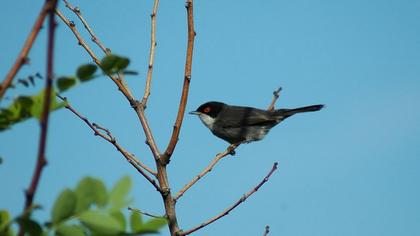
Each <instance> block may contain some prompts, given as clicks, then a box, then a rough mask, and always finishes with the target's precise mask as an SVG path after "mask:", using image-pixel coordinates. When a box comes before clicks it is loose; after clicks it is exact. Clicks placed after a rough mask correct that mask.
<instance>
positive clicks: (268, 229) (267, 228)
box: [263, 225, 270, 236]
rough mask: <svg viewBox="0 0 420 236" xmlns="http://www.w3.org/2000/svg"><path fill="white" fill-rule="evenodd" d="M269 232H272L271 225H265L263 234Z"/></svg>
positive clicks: (264, 235)
mask: <svg viewBox="0 0 420 236" xmlns="http://www.w3.org/2000/svg"><path fill="white" fill-rule="evenodd" d="M268 233H270V226H269V225H267V226H265V231H264V234H263V236H267V235H268Z"/></svg>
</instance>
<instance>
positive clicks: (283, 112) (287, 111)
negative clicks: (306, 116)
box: [277, 105, 324, 117]
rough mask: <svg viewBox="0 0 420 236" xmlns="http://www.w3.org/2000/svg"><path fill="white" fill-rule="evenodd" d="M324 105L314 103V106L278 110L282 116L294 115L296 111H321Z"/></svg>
mask: <svg viewBox="0 0 420 236" xmlns="http://www.w3.org/2000/svg"><path fill="white" fill-rule="evenodd" d="M323 107H324V105H312V106H307V107H299V108H295V109H279V110H277V112H278V113H279V115H281V116H285V117H289V116H292V115H294V114H296V113H301V112H312V111H319V110H321V109H322V108H323Z"/></svg>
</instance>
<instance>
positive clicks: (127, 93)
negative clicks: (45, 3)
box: [55, 9, 136, 105]
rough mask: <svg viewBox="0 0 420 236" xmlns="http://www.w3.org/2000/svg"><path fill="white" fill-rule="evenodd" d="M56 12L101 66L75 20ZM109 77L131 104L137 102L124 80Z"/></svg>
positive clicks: (94, 60)
mask: <svg viewBox="0 0 420 236" xmlns="http://www.w3.org/2000/svg"><path fill="white" fill-rule="evenodd" d="M55 13H56V14H57V15H58V17H60V19H61V20H62V21H63V22H64V23H65V24H66V25H67V26H68V27H69V28H70V30H71V31H72V32H73V34H74V36H75V37H76V38H77V40H78V43H79V45H80V46H82V47H83V48H84V49H85V50H86V52H87V53H88V54H89V56H90V57H91V58H92V60H93V62H95V64H96V65H98V66H99V67H102V66H101V61H100V60H99V58H98V57H97V56H96V55H95V53H94V52H93V51H92V50H91V49H90V47H89V46H88V45H87V43H86V42H85V40H84V39H83V38H82V36H81V35H80V33H79V31H77V29H76V25H75V24H74V22H72V21H70V20H68V19H67V18H66V17H65V16H64V15H63V13H61V12H60V11H59V10H58V9H57V10H56V11H55ZM108 76H109V78H110V79H111V80H112V81H114V83H115V84H116V85H117V86H118V89H119V90H120V91H121V92H122V93H123V94H124V96H125V97H126V98H127V100H128V101H129V102H130V104H131V105H133V104H135V102H136V101H135V99H134V98H133V96H132V94H131V92H130V90H129V89H128V88H127V86H125V85H124V83H123V82H122V80H120V79H118V78H117V77H115V76H113V75H110V74H109V75H108Z"/></svg>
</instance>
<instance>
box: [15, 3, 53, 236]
mask: <svg viewBox="0 0 420 236" xmlns="http://www.w3.org/2000/svg"><path fill="white" fill-rule="evenodd" d="M50 2H51V7H50V8H49V9H48V40H47V71H46V75H47V79H46V81H45V91H44V101H43V104H42V114H41V119H40V122H39V124H40V128H41V132H40V136H39V145H38V155H37V161H36V166H35V170H34V173H33V175H32V180H31V183H30V185H29V188H28V189H27V190H26V191H25V207H24V211H26V210H27V209H29V208H30V207H31V206H32V202H33V199H34V197H35V193H36V190H37V188H38V184H39V180H40V179H41V174H42V170H43V169H44V167H45V165H46V164H47V159H46V158H45V150H46V148H47V134H48V118H49V114H50V105H51V91H52V83H53V78H54V36H55V27H56V22H55V15H54V9H55V8H56V6H57V0H50ZM24 233H25V232H24V230H23V227H22V226H21V227H20V229H19V235H24Z"/></svg>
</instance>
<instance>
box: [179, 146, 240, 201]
mask: <svg viewBox="0 0 420 236" xmlns="http://www.w3.org/2000/svg"><path fill="white" fill-rule="evenodd" d="M238 146H239V144H231V145H229V147H227V148H226V150H225V151H224V152H222V153H219V154H217V155H216V157H215V158H214V159H213V161H212V162H211V163H210V165H208V166H207V167H206V168H205V169H204V170H203V171H201V173H200V174H198V175H197V176H196V177H194V179H192V180H191V181H190V182H189V183H188V184H186V185H185V186H184V187H183V188H182V189H181V190H179V192H178V193H177V194H176V195H175V197H174V199H175V201H177V200H178V199H179V198H180V197H182V195H184V193H185V192H186V191H187V190H188V189H190V188H191V187H192V186H193V185H194V184H195V183H197V181H199V180H200V179H201V178H203V177H204V175H206V174H207V173H209V172H210V171H211V170H212V169H213V167H214V166H215V165H216V164H217V163H218V162H219V161H220V160H221V159H222V158H223V157H225V156H227V155H229V154H231V153H232V152H234V151H235V149H236V148H237V147H238Z"/></svg>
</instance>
